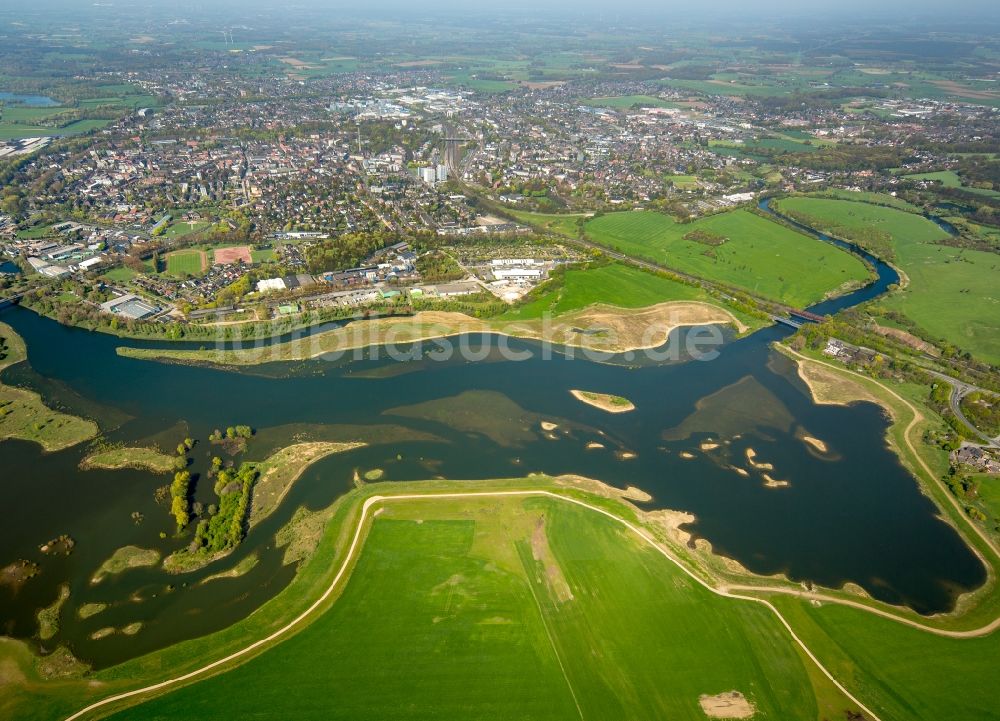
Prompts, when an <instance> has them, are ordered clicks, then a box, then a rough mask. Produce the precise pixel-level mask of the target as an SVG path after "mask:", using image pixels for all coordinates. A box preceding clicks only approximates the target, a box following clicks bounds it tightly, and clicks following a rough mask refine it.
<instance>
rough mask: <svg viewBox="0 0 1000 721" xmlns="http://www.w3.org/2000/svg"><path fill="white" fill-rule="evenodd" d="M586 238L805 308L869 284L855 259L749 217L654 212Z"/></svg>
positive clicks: (606, 220)
mask: <svg viewBox="0 0 1000 721" xmlns="http://www.w3.org/2000/svg"><path fill="white" fill-rule="evenodd" d="M584 230H585V232H586V234H587V236H588V237H589V238H590V239H592V240H593V241H595V242H597V243H600V244H602V245H606V246H609V247H612V248H615V249H617V250H620V251H622V252H623V253H627V254H629V255H633V256H636V257H641V258H646V259H648V260H652V261H654V262H657V263H661V264H663V265H665V266H667V267H671V268H676V269H677V270H679V271H682V272H684V273H690V274H692V275H697V276H700V277H702V278H706V279H708V280H712V281H717V282H721V283H724V284H726V285H730V286H734V287H737V288H743V289H745V290H748V291H750V292H752V293H755V294H758V295H761V296H764V297H767V298H771V299H773V300H777V301H781V302H783V303H787V304H789V305H793V306H797V307H804V306H806V305H809V304H810V303H814V302H816V301H819V300H821V299H822V298H823V297H825V296H826V295H828V294H830V293H835V292H836V291H837V290H838V289H841V288H844V287H847V286H850V285H854V284H858V283H861V282H863V281H864V280H865V279H866V278H867V277H868V269H867V268H866V267H865V265H864V264H863V263H862V262H861V261H860V260H858V259H857V258H855V257H854V256H852V255H851V254H849V253H846V252H844V251H842V250H839V249H837V248H835V247H833V246H832V245H830V244H828V243H823V242H821V241H819V240H816V239H814V238H811V237H809V236H807V235H804V234H802V233H798V232H796V231H794V230H791V229H789V228H786V227H785V226H783V225H780V224H778V223H775V222H772V221H770V220H768V219H766V218H763V217H761V216H759V215H757V214H755V213H752V212H750V211H748V210H733V211H729V212H726V213H720V214H718V215H713V216H709V217H706V218H702V219H700V220H696V221H694V222H692V223H678V222H677V221H675V220H674V219H673V218H671V217H669V216H667V215H663V214H661V213H655V212H652V211H630V212H622V213H609V214H608V215H603V216H600V217H597V218H594V219H592V220H590V221H589V222H587V224H586V225H585V226H584Z"/></svg>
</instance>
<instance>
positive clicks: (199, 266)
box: [166, 250, 206, 276]
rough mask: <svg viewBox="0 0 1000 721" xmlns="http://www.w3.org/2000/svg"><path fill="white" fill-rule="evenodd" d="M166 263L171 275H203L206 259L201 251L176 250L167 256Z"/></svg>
mask: <svg viewBox="0 0 1000 721" xmlns="http://www.w3.org/2000/svg"><path fill="white" fill-rule="evenodd" d="M166 261H167V273H169V274H170V275H176V276H185V275H201V274H202V273H203V272H204V271H205V264H206V258H205V253H204V251H201V250H175V251H174V252H173V253H168V254H167V256H166Z"/></svg>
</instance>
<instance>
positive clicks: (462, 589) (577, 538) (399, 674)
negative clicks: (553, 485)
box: [111, 499, 848, 721]
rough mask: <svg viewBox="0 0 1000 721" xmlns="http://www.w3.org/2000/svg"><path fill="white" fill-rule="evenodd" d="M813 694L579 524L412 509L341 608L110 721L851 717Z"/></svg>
mask: <svg viewBox="0 0 1000 721" xmlns="http://www.w3.org/2000/svg"><path fill="white" fill-rule="evenodd" d="M814 683H816V684H818V685H819V684H821V682H819V681H818V680H816V676H814V675H812V674H811V673H810V670H809V669H807V667H806V664H805V661H804V660H803V657H802V656H801V655H800V652H799V651H798V650H797V648H796V647H795V646H794V644H793V642H792V640H791V638H790V637H789V636H788V634H787V632H786V631H785V629H784V628H783V627H782V626H781V625H780V624H779V622H778V621H777V619H776V618H775V617H774V616H773V615H772V614H771V613H770V612H768V611H767V610H766V609H765V608H763V607H762V606H758V605H756V604H753V603H748V602H740V601H734V600H732V599H725V598H720V597H717V596H715V595H713V594H711V593H710V592H709V591H707V590H706V589H704V588H703V587H701V586H700V585H698V584H696V583H695V582H694V581H692V580H691V579H690V578H689V577H688V576H686V575H685V574H684V573H683V572H682V571H681V570H680V569H679V568H677V567H676V566H674V565H673V564H672V563H671V562H670V561H668V560H667V559H666V558H664V557H663V556H662V555H660V554H659V553H657V552H656V551H654V550H653V549H652V548H650V547H649V546H647V545H646V544H643V543H641V542H640V541H639V540H638V538H637V537H635V536H632V535H631V534H626V533H623V531H622V529H621V526H619V525H618V524H617V523H615V522H614V521H612V520H610V519H608V518H605V517H604V516H601V515H599V514H597V513H594V512H593V511H590V510H587V509H583V508H579V507H576V506H570V505H569V504H566V503H565V502H560V501H556V500H553V499H478V500H477V499H462V500H454V501H452V500H448V501H442V500H434V501H413V502H407V503H395V504H388V505H387V506H386V508H385V511H384V512H383V513H381V514H380V515H379V516H378V517H377V518H376V520H375V521H374V522H373V524H372V528H371V531H370V533H369V536H368V538H367V540H366V543H365V547H364V550H363V551H362V554H361V557H360V559H359V561H358V563H357V566H356V567H355V569H354V571H353V574H352V577H351V579H350V580H349V581H348V583H347V586H346V588H345V590H344V592H343V595H342V596H341V597H340V598H339V599H338V600H337V602H336V603H335V604H334V605H333V607H332V608H330V609H329V610H328V611H326V612H325V613H323V614H322V615H321V616H319V617H318V618H316V620H315V621H313V623H312V624H311V625H309V626H308V627H307V628H306V629H304V630H303V631H301V632H299V633H298V634H296V635H294V636H293V637H291V638H289V639H288V640H286V641H284V642H282V643H280V644H279V645H277V646H275V647H273V648H272V649H270V650H269V651H267V652H266V653H264V654H263V655H261V656H258V657H257V658H255V659H253V660H251V661H249V662H247V663H246V664H244V665H242V666H240V667H238V668H236V669H234V670H232V671H229V672H227V673H225V674H223V675H220V676H217V677H214V678H210V679H208V680H205V681H203V682H201V683H198V684H195V685H193V686H189V687H186V688H182V689H179V690H177V691H174V692H172V693H170V694H167V695H165V696H163V697H160V698H157V699H154V700H152V701H149V702H147V703H145V704H143V705H140V706H137V707H135V708H132V709H129V710H126V711H123V712H120V713H118V714H116V715H114V716H112V717H111V718H114V719H153V718H155V719H170V718H182V717H189V716H190V714H191V711H192V709H197V712H198V714H199V715H200V716H202V717H205V718H209V717H222V716H225V717H249V716H253V718H256V719H268V718H275V719H279V718H280V719H285V718H289V717H295V718H301V719H336V718H345V719H365V718H372V719H383V718H389V717H391V718H396V719H405V718H442V719H453V718H459V717H464V716H466V715H467V714H468V709H469V708H473V707H474V708H475V709H476V712H477V718H483V719H506V718H511V717H513V716H516V717H517V718H523V719H531V718H538V719H563V718H565V719H579V718H581V717H582V718H629V719H644V718H648V719H660V718H677V719H692V720H693V719H704V718H705V714H704V711H703V710H702V708H701V706H700V704H699V699H700V698H701V697H708V696H715V695H718V694H728V693H730V692H732V691H737V692H739V693H741V694H743V695H744V697H745V698H746V700H747V702H749V703H750V704H751V705H752V708H753V709H754V710H755V712H756V714H755V716H754V718H758V719H803V720H808V721H813V720H814V719H816V718H817V717H819V716H820V715H821V714H829V716H830V717H833V715H834V714H837V715H838V716H840V715H842V714H843V712H844V710H845V709H846V708H847V707H848V704H847V702H845V701H843V700H842V699H841V698H839V697H838V696H837V695H836V693H835V692H832V691H831V690H830V689H829V688H828V687H827V684H826V683H822V684H821V687H820V688H819V689H816V688H814ZM250 687H252V688H253V689H254V693H253V694H248V693H246V689H247V688H250ZM289 687H291V688H295V689H297V691H296V693H295V694H289V693H288V691H287V689H288V688H289ZM817 697H820V698H822V699H823V701H824V707H822V708H820V707H819V705H818V703H817Z"/></svg>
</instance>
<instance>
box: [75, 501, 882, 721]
mask: <svg viewBox="0 0 1000 721" xmlns="http://www.w3.org/2000/svg"><path fill="white" fill-rule="evenodd" d="M505 496H507V497H511V496H513V497H516V496H520V497H528V496H534V497H547V498H553V499H555V500H558V501H563V502H565V503H572V504H575V505H577V506H581V507H582V508H586V509H588V510H590V511H593V512H594V513H599V514H601V515H602V516H605V517H607V518H610V519H611V520H613V521H615V522H616V523H619V524H621V525H622V526H624V527H625V528H626V529H627V530H629V531H630V532H632V533H634V534H635V535H637V536H638V537H639V538H640V539H642V540H643V541H644V542H645V543H647V544H649V545H650V546H651V547H652V548H653V549H654V550H655V551H657V552H658V553H659V554H660V555H662V556H663V557H664V558H666V559H667V560H668V561H670V562H671V563H673V564H674V565H675V566H677V567H678V568H679V569H680V570H681V571H682V572H683V573H684V574H686V575H687V576H688V577H689V578H691V579H692V580H693V581H695V582H696V583H698V584H699V585H701V586H702V587H703V588H705V589H706V590H708V591H709V592H711V593H714V594H715V595H717V596H722V597H724V598H732V599H737V600H741V601H749V602H751V603H759V604H761V605H763V606H766V607H767V608H768V609H769V610H770V611H771V612H772V613H773V614H774V615H775V616H776V617H777V618H778V621H780V622H781V625H782V626H784V627H785V630H786V631H788V634H789V635H790V636H791V638H792V640H793V641H794V642H795V643H796V644H797V645H798V646H799V648H801V649H802V651H803V653H805V654H806V656H808V657H809V659H810V660H811V661H812V662H813V663H814V664H815V665H816V668H817V669H818V670H819V671H820V672H821V673H822V674H823V675H824V676H825V677H826V678H827V679H828V680H829V681H830V683H832V684H833V685H834V686H835V687H836V688H837V689H838V690H839V691H840V692H841V693H842V694H844V696H846V697H847V698H848V699H849V700H850V701H851V702H852V703H854V704H855V705H856V706H857V707H858V708H859V709H861V710H862V711H864V712H865V713H866V714H868V716H869V717H870V718H871V719H872V721H881V719H880V717H879V716H878V715H876V714H875V713H874V712H873V711H871V710H870V709H869V708H868V707H867V706H865V705H864V704H863V703H861V701H859V700H858V699H857V698H856V697H855V696H854V695H853V694H851V692H850V691H848V690H847V688H845V687H844V685H843V684H841V683H840V682H839V681H838V680H837V679H836V678H834V676H833V674H831V673H830V672H829V671H828V670H827V669H826V667H825V666H823V664H822V663H821V662H820V660H819V659H818V658H817V657H816V655H815V654H814V653H813V652H812V651H811V650H810V649H809V647H808V646H806V644H805V642H803V641H802V639H801V638H799V636H798V635H797V634H796V633H795V631H794V630H793V629H792V627H791V625H790V624H789V623H788V621H786V620H785V617H784V616H782V615H781V613H780V612H779V611H778V609H777V608H776V607H775V606H774V605H773V604H772V603H771V602H770V601H767V600H766V599H762V598H758V597H756V596H744V595H740V594H738V593H732V592H731V591H729V590H726V589H725V588H716V587H715V586H713V585H711V584H710V583H708V582H707V581H705V580H704V579H702V578H701V577H699V576H698V575H696V574H695V573H694V572H693V571H691V570H690V569H688V568H687V566H685V565H684V564H683V563H682V562H681V561H680V560H678V559H677V558H675V557H674V556H673V554H671V553H670V552H669V551H668V550H666V549H665V548H664V547H663V546H662V545H660V543H659V542H657V540H656V539H655V538H653V537H652V536H651V535H650V534H649V533H648V532H647V531H646V530H644V529H642V528H640V527H638V526H636V525H634V524H632V523H630V522H628V521H626V520H624V519H622V518H619V517H618V516H616V515H615V514H613V513H611V512H610V511H607V510H605V509H603V508H598V507H597V506H592V505H590V504H589V503H587V502H586V501H581V500H578V499H576V498H570V497H568V496H563V495H560V494H558V493H554V492H552V491H543V490H537V491H532V490H527V491H470V492H466V493H414V494H401V495H393V496H372V497H371V498H368V499H367V500H366V501H365V502H364V505H363V506H362V507H361V516H360V518H359V520H358V526H357V528H356V529H355V532H354V537H353V538H352V539H351V545H350V546H349V547H348V550H347V554H346V555H345V556H344V560H343V562H342V563H341V565H340V568H339V569H338V570H337V573H336V575H335V576H334V577H333V580H332V581H331V582H330V585H329V586H328V587H327V589H326V591H324V592H323V594H322V595H321V596H320V597H319V598H318V599H316V600H315V601H314V602H313V604H312V605H311V606H309V608H307V609H306V610H305V611H303V612H302V613H301V614H299V615H298V616H297V617H296V618H295V619H293V620H292V621H290V622H289V623H288V624H286V625H285V626H283V627H282V628H279V629H278V630H277V631H275V632H274V633H272V634H270V635H269V636H267V637H265V638H262V639H260V640H258V641H254V642H253V643H251V644H250V645H249V646H246V647H245V648H242V649H240V650H239V651H235V652H234V653H231V654H229V655H228V656H226V657H224V658H220V659H218V660H216V661H213V662H211V663H209V664H206V665H204V666H202V667H201V668H197V669H195V670H193V671H189V672H188V673H185V674H183V675H180V676H176V677H174V678H169V679H166V680H164V681H160V682H159V683H155V684H151V685H149V686H144V687H142V688H137V689H133V690H132V691H126V692H124V693H120V694H116V695H114V696H109V697H108V698H105V699H102V700H100V701H96V702H94V703H92V704H90V705H89V706H87V707H85V708H83V709H80V710H79V711H77V712H76V713H74V714H72V715H71V716H69V717H67V718H66V721H76V719H80V718H83V717H84V716H86V715H87V714H89V713H90V712H91V711H96V710H97V709H100V708H103V707H105V706H108V705H110V704H113V703H116V702H118V701H123V700H125V699H129V698H135V697H137V696H142V695H144V694H149V693H152V692H154V691H161V690H163V689H167V688H170V687H172V686H177V685H179V684H183V683H184V682H186V681H191V680H193V679H196V678H198V677H200V676H204V675H206V674H207V673H209V672H211V671H214V670H217V669H221V668H223V667H224V666H226V665H227V664H230V663H232V662H233V661H237V660H239V659H242V658H244V657H247V656H248V655H249V654H251V653H252V652H253V651H256V650H257V649H259V648H262V647H264V646H266V645H267V644H270V643H272V642H274V641H277V640H279V639H280V638H282V637H283V636H286V635H288V633H289V632H290V631H291V630H292V629H294V628H295V627H296V626H298V625H299V624H301V623H302V622H303V621H305V620H306V619H307V618H308V617H309V616H311V615H312V614H313V613H314V612H315V611H316V610H317V609H318V608H319V607H320V606H322V605H323V603H324V602H325V601H326V600H327V599H328V598H330V596H331V595H333V594H334V592H335V591H337V590H338V588H339V586H340V583H341V581H342V580H343V579H344V578H345V577H346V576H347V575H348V570H349V569H350V568H352V566H353V563H354V560H355V556H356V555H357V553H358V550H359V548H360V546H361V545H362V540H363V537H364V529H365V527H366V523H367V521H368V519H369V517H370V515H371V513H370V511H371V510H372V508H373V507H374V506H377V505H381V504H384V503H394V502H399V501H414V500H434V499H443V498H482V497H505ZM869 610H870V609H869ZM567 682H568V679H567ZM571 690H572V688H571ZM574 697H575V694H574ZM578 709H579V706H578ZM581 716H582V711H581Z"/></svg>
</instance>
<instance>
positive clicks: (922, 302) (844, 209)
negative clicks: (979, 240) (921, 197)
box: [776, 197, 1000, 363]
mask: <svg viewBox="0 0 1000 721" xmlns="http://www.w3.org/2000/svg"><path fill="white" fill-rule="evenodd" d="M776 207H777V208H778V209H780V210H783V211H791V212H792V213H793V214H795V215H796V217H798V218H800V219H802V220H805V221H806V222H810V224H813V225H814V226H815V227H817V228H819V229H821V230H826V231H828V232H830V233H831V234H833V235H837V236H840V237H843V238H846V239H848V240H861V241H862V242H864V241H866V240H869V241H870V240H872V239H874V240H875V242H876V243H877V244H880V245H882V244H884V245H885V246H886V247H888V248H889V249H890V250H891V252H892V256H893V257H894V262H895V263H896V265H898V266H899V268H900V269H901V270H902V271H903V272H904V273H905V274H906V276H907V277H908V278H909V284H908V285H907V286H906V287H905V288H904V289H902V290H900V291H898V292H896V293H894V294H892V295H890V296H888V297H886V298H885V299H883V300H881V301H879V304H880V305H881V306H882V307H885V308H888V309H891V310H897V311H900V312H901V313H903V314H904V315H906V316H907V317H909V318H910V319H911V320H912V321H913V322H914V323H916V324H917V325H918V326H919V327H920V328H922V329H923V330H924V331H925V332H927V333H928V334H930V336H932V337H935V338H939V339H942V340H944V341H947V342H949V343H952V344H954V345H956V346H958V347H959V348H962V349H964V350H967V351H969V352H970V353H972V354H973V355H976V356H978V357H979V358H981V359H982V360H985V361H988V362H990V363H1000V284H998V283H997V282H996V278H997V273H998V272H1000V257H998V256H997V255H996V254H995V253H987V252H983V251H977V250H968V249H964V248H955V247H951V246H947V245H941V244H939V243H938V242H936V241H940V240H944V239H946V238H947V234H946V233H945V231H943V230H942V229H941V228H939V227H938V226H937V225H935V224H934V223H933V222H931V221H930V220H928V219H927V218H924V217H923V216H920V215H916V214H915V213H907V212H904V211H901V210H896V209H894V208H886V207H882V206H876V205H871V204H868V203H855V202H851V201H846V200H833V199H827V198H806V197H793V198H784V199H782V200H780V201H777V203H776ZM875 249H876V250H878V247H876V248H875Z"/></svg>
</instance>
